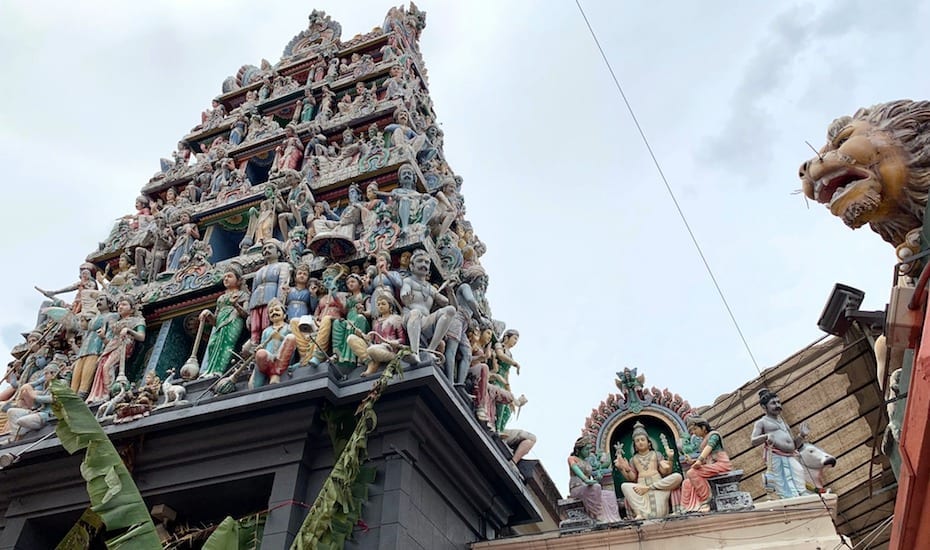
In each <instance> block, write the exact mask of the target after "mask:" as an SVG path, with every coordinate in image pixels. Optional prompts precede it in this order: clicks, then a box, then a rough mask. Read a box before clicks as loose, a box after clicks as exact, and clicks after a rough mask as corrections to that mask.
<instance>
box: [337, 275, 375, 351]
mask: <svg viewBox="0 0 930 550" xmlns="http://www.w3.org/2000/svg"><path fill="white" fill-rule="evenodd" d="M363 286H364V284H363V283H362V278H361V277H360V276H359V275H358V274H356V273H350V274H349V275H348V276H347V277H346V289H347V290H348V292H347V293H346V294H345V310H346V315H345V318H343V319H337V320H335V321H334V322H333V334H332V339H333V342H332V344H333V353H334V354H335V355H336V361H338V362H339V363H343V364H354V363H355V360H356V357H357V354H356V353H354V352H353V350H352V347H351V346H349V344H348V337H349V335H351V334H367V333H368V330H369V328H370V326H371V323H370V322H369V320H368V317H369V313H368V295H367V294H365V293H364V292H363V291H362V288H363Z"/></svg>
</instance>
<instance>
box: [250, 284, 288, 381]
mask: <svg viewBox="0 0 930 550" xmlns="http://www.w3.org/2000/svg"><path fill="white" fill-rule="evenodd" d="M268 318H269V319H270V320H271V324H270V325H268V327H266V328H265V330H264V331H263V332H262V339H261V341H260V342H259V344H258V351H256V352H255V370H254V371H252V377H251V378H249V389H253V388H260V387H262V386H264V385H265V384H277V383H278V382H280V381H281V375H282V374H284V373H285V371H287V367H288V366H290V364H291V356H292V355H294V348H295V346H296V342H295V339H294V337H293V336H291V337H290V338H289V337H288V336H289V335H290V334H291V329H290V327H289V326H288V325H287V323H285V314H284V304H282V303H281V302H280V301H279V300H278V299H277V298H272V300H271V302H270V303H269V304H268Z"/></svg>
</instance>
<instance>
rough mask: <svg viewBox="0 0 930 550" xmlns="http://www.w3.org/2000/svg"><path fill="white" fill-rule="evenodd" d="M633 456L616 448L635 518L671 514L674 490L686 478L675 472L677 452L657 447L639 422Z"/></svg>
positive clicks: (627, 498) (628, 502) (629, 505)
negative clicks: (661, 450) (662, 452)
mask: <svg viewBox="0 0 930 550" xmlns="http://www.w3.org/2000/svg"><path fill="white" fill-rule="evenodd" d="M631 446H632V449H631V451H632V452H631V456H630V458H629V459H627V458H626V457H625V456H624V454H623V449H622V448H620V446H619V444H618V446H617V447H618V448H617V449H616V457H617V458H616V459H615V460H614V466H616V467H617V469H618V470H620V473H621V474H622V475H623V477H624V478H625V479H626V480H627V482H626V483H624V484H622V485H621V486H620V490H621V491H622V492H623V497H624V499H626V503H627V506H628V507H629V508H630V509H631V510H632V511H633V513H634V514H635V518H634V519H653V518H661V517H665V516H667V515H668V513H669V511H670V507H669V500H670V497H671V493H672V491H674V490H675V489H677V488H678V487H679V486H681V481H682V477H681V474H679V473H678V472H674V471H672V463H671V461H670V459H671V458H673V457H674V455H675V451H674V450H672V449H670V448H668V447H666V448H665V455H664V456H663V455H660V454H659V453H658V451H656V450H655V443H654V442H653V441H652V438H650V437H649V433H648V432H646V427H645V426H643V424H642V423H641V422H639V421H637V422H636V423H635V424H634V425H633V443H632V445H631Z"/></svg>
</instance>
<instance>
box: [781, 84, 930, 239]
mask: <svg viewBox="0 0 930 550" xmlns="http://www.w3.org/2000/svg"><path fill="white" fill-rule="evenodd" d="M799 176H800V178H801V183H802V185H803V190H804V194H805V195H807V197H808V198H811V199H814V200H816V201H817V202H820V203H823V204H825V205H827V208H829V209H830V212H832V213H833V215H834V216H837V217H839V218H842V220H843V222H844V223H846V225H848V226H849V227H851V228H853V229H856V228H858V227H861V226H863V225H865V224H866V223H868V224H869V226H871V228H872V230H873V231H875V232H876V233H878V234H879V235H881V237H882V239H884V240H885V241H887V242H889V243H891V244H892V245H894V246H896V247H900V246H902V245H906V244H907V243H906V241H907V240H908V232H911V231H913V230H915V229H917V230H919V229H920V228H921V227H922V226H923V220H924V211H925V210H926V207H927V192H928V190H930V101H911V100H907V99H903V100H899V101H892V102H889V103H881V104H878V105H873V106H872V107H868V108H863V109H859V110H858V111H856V113H855V114H854V115H853V116H851V117H850V116H844V117H840V118H838V119H836V120H834V121H833V123H832V124H830V127H829V128H828V129H827V143H826V145H824V146H823V147H822V148H821V149H820V151H819V152H818V153H817V156H815V157H813V158H811V159H809V160H807V161H806V162H804V164H802V165H801V169H800V173H799ZM912 238H913V237H912ZM899 255H900V251H899Z"/></svg>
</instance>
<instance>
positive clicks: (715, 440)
mask: <svg viewBox="0 0 930 550" xmlns="http://www.w3.org/2000/svg"><path fill="white" fill-rule="evenodd" d="M687 423H688V432H689V433H691V435H694V436H697V437H700V438H701V443H700V445H699V453H698V456H697V458H695V459H694V461H692V462H691V464H690V466H691V467H690V468H689V469H688V472H687V473H686V474H685V480H684V482H683V483H682V484H681V507H682V510H684V511H685V512H709V511H710V499H711V490H710V483H709V482H708V481H707V480H708V479H710V478H712V477H714V476H718V475H720V474H724V473H726V472H729V471H731V470H733V466H731V465H730V457H729V455H727V453H726V451H724V450H723V437H721V435H720V433H719V432H717V431H714V430H713V429H712V428H711V427H710V424H708V422H707V421H706V420H704V419H703V418H701V417H700V416H690V417H688V420H687ZM689 460H690V459H689Z"/></svg>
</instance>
